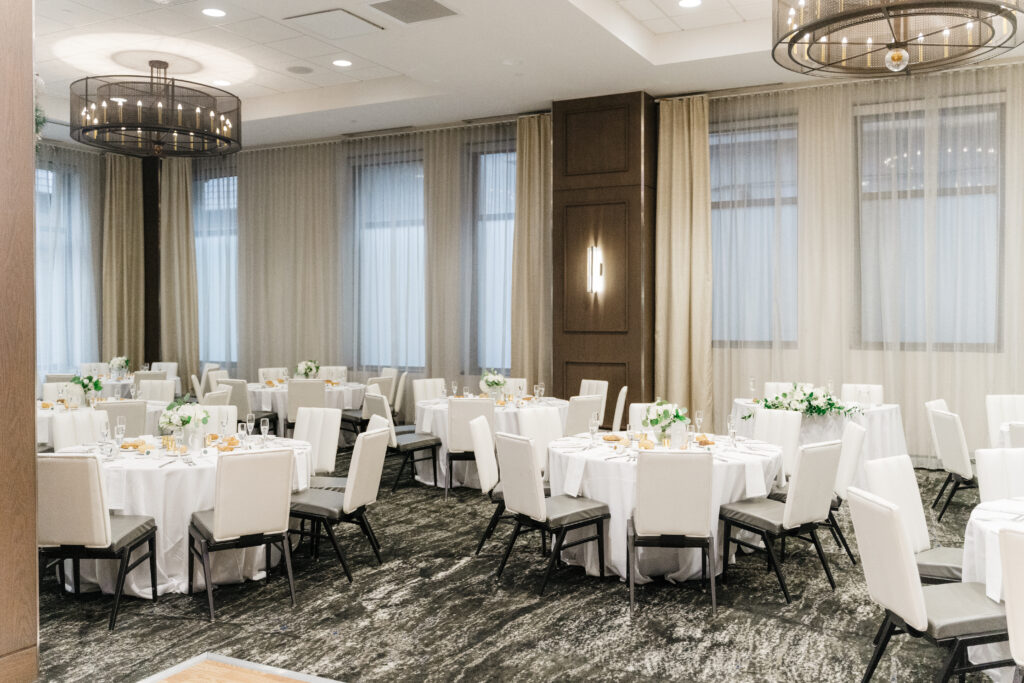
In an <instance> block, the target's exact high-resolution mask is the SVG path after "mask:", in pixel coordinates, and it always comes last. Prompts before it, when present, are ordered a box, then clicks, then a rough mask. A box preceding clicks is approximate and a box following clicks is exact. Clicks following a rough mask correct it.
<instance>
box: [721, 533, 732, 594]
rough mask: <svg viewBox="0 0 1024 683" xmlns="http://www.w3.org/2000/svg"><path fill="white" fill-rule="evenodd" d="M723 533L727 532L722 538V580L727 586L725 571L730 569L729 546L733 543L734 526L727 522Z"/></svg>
mask: <svg viewBox="0 0 1024 683" xmlns="http://www.w3.org/2000/svg"><path fill="white" fill-rule="evenodd" d="M723 531H724V532H725V535H724V536H722V538H723V541H722V577H721V580H722V585H725V583H726V580H725V570H726V569H728V568H729V546H730V545H731V543H730V542H729V538H730V534H731V533H732V525H731V524H729V522H726V523H725V526H724V529H723Z"/></svg>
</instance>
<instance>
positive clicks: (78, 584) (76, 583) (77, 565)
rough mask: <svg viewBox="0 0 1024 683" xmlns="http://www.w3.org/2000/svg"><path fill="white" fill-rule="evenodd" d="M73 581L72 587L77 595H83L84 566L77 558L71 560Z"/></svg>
mask: <svg viewBox="0 0 1024 683" xmlns="http://www.w3.org/2000/svg"><path fill="white" fill-rule="evenodd" d="M71 581H72V582H73V583H72V587H73V588H74V591H75V595H81V593H82V564H81V560H79V559H78V558H77V557H75V558H72V560H71Z"/></svg>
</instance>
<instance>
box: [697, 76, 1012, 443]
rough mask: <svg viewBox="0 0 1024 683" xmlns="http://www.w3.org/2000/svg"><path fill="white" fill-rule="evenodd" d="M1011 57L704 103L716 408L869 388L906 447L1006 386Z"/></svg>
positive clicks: (976, 414) (975, 437)
mask: <svg viewBox="0 0 1024 683" xmlns="http://www.w3.org/2000/svg"><path fill="white" fill-rule="evenodd" d="M1022 86H1024V67H1021V66H1019V65H1018V66H1013V65H1011V66H996V67H986V68H974V69H968V70H963V71H956V72H946V73H943V74H938V75H934V76H920V77H915V76H911V77H908V78H899V79H890V80H884V81H870V82H859V83H852V84H844V85H829V86H820V87H811V88H800V89H795V90H790V91H783V92H773V93H762V94H753V95H743V96H734V97H723V98H718V99H714V100H713V101H712V110H711V118H712V125H711V130H712V133H711V143H712V144H711V149H712V153H711V154H712V162H711V173H712V224H713V234H714V237H713V238H714V243H713V254H714V256H713V260H714V269H715V273H714V287H715V291H714V357H715V386H716V408H717V410H716V415H717V417H718V420H719V422H722V421H723V420H724V419H725V418H724V416H725V415H727V414H728V408H729V404H730V403H731V400H732V398H733V397H734V396H744V395H747V394H748V393H749V390H748V388H747V381H748V378H753V379H754V381H755V385H756V386H757V389H756V393H758V394H760V393H761V389H760V386H761V385H762V383H763V382H764V381H765V380H800V381H805V380H806V381H813V382H816V383H819V384H825V383H826V382H828V381H829V380H831V381H833V382H834V384H835V385H836V386H838V385H839V383H840V382H843V381H847V382H867V383H878V384H883V385H885V390H886V396H887V399H886V400H887V401H888V402H895V403H899V404H900V405H901V407H902V413H903V419H904V424H905V427H906V432H907V443H908V448H909V449H910V451H911V453H913V454H918V455H922V454H930V453H931V452H932V447H931V443H930V436H929V433H928V427H927V423H926V420H925V415H924V407H923V404H924V402H925V401H926V400H929V399H932V398H939V397H942V398H945V399H946V400H947V401H948V402H949V403H950V406H951V408H952V409H953V410H954V411H956V412H958V413H960V414H961V416H962V417H963V418H964V424H965V428H966V431H967V436H968V442H969V444H970V446H971V448H977V447H981V446H984V445H986V444H987V439H986V438H985V434H986V431H985V408H984V396H985V394H986V393H1020V392H1022V391H1024V382H1022V381H1024V376H1022V372H1021V370H1020V362H1019V361H1020V360H1021V358H1020V353H1019V351H1018V349H1019V347H1020V345H1019V343H1018V342H1017V340H1018V339H1019V337H1020V333H1021V331H1022V330H1021V329H1020V327H1021V315H1020V313H1021V309H1022V307H1024V295H1022V291H1021V282H1020V275H1019V273H1018V269H1017V268H1016V267H1015V265H1016V264H1017V263H1019V262H1020V261H1021V259H1022V257H1024V241H1022V236H1021V231H1020V230H1019V229H1017V228H1019V226H1020V225H1021V220H1022V218H1024V216H1022V212H1021V193H1020V192H1019V191H1017V189H1016V188H1019V187H1020V186H1021V182H1022V180H1024V178H1022V172H1024V159H1022V158H1021V157H1022V146H1021V142H1022V140H1021V136H1022V131H1024V126H1022V125H1021V124H1024V120H1022V119H1024V107H1022V105H1024V102H1022V101H1021V94H1020V93H1021V92H1022Z"/></svg>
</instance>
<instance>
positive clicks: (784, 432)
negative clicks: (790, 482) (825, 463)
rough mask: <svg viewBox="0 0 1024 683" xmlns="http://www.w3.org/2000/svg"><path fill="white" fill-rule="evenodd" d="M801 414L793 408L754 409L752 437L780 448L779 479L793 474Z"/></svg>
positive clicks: (798, 441)
mask: <svg viewBox="0 0 1024 683" xmlns="http://www.w3.org/2000/svg"><path fill="white" fill-rule="evenodd" d="M802 421H803V415H801V414H800V413H798V412H796V411H795V410H766V409H764V408H757V409H755V410H754V438H755V439H756V440H758V441H764V442H765V443H770V444H773V445H775V446H778V447H779V448H781V449H782V469H781V470H780V471H779V479H780V481H784V480H785V479H786V478H788V477H790V476H791V475H792V474H793V471H794V469H795V462H796V456H797V452H798V451H799V449H800V425H801V424H802Z"/></svg>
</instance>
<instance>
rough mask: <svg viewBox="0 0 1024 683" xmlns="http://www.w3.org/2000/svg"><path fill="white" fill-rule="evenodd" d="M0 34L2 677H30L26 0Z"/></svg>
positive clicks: (2, 16) (31, 399) (32, 522)
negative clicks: (0, 43)
mask: <svg viewBox="0 0 1024 683" xmlns="http://www.w3.org/2000/svg"><path fill="white" fill-rule="evenodd" d="M0 35H2V36H4V47H3V50H0V83H2V84H3V86H2V87H3V96H2V97H0V139H3V140H4V153H3V154H4V163H3V164H0V187H2V188H3V190H4V202H3V205H2V207H0V242H2V243H3V249H0V310H2V311H3V322H2V323H0V407H2V408H3V413H4V423H5V425H7V427H8V428H6V429H3V430H0V549H2V551H0V681H14V682H20V681H30V680H33V679H34V678H35V673H36V648H37V645H38V635H39V596H38V594H37V583H38V576H39V571H38V568H37V564H36V473H35V466H36V459H35V431H34V430H33V429H32V427H31V425H33V424H35V388H34V387H35V365H36V359H35V327H36V326H35V279H34V244H33V240H34V232H35V229H34V218H33V213H32V212H33V198H34V194H35V192H34V187H33V186H34V182H35V151H34V148H33V145H34V143H35V138H34V132H35V131H34V130H33V120H32V1H31V0H8V1H7V2H6V3H4V11H3V12H2V13H0ZM12 425H14V426H16V427H17V428H11V426H12Z"/></svg>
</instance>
